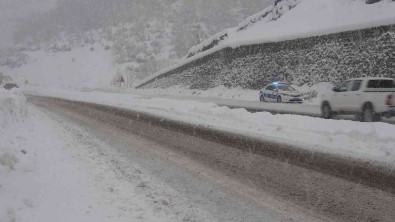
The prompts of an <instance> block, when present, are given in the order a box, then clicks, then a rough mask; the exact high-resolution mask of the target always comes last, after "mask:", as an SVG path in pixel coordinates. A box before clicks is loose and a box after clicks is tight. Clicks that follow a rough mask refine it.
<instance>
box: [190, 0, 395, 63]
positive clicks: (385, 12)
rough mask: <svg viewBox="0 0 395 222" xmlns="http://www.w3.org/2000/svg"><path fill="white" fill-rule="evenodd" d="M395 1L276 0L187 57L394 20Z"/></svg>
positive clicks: (389, 22) (359, 27)
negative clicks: (221, 47)
mask: <svg viewBox="0 0 395 222" xmlns="http://www.w3.org/2000/svg"><path fill="white" fill-rule="evenodd" d="M394 12H395V2H394V1H393V0H384V1H381V2H378V3H376V4H367V3H366V1H365V0H278V1H276V2H275V4H274V5H273V6H270V7H268V8H266V9H264V10H263V11H261V12H259V13H257V14H256V15H253V16H251V17H249V18H248V19H247V20H246V21H244V22H243V23H241V24H240V25H239V26H237V27H235V28H231V29H228V30H225V31H223V32H220V33H219V34H217V35H215V36H213V37H212V38H210V39H207V40H206V41H204V42H203V43H201V44H200V45H197V46H194V47H193V48H191V50H190V52H189V53H188V57H191V56H194V55H196V54H198V53H200V52H202V51H206V50H208V49H211V48H213V47H218V46H231V47H237V46H239V45H246V44H254V43H263V42H273V41H283V40H290V39H296V38H304V37H310V36H317V35H324V34H330V33H336V32H341V31H347V30H356V29H362V28H368V27H374V26H379V25H387V24H394V23H395V13H394Z"/></svg>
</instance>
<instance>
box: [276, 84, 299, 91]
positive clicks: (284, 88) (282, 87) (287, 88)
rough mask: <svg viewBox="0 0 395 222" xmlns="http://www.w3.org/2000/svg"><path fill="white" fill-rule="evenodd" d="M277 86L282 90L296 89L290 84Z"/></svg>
mask: <svg viewBox="0 0 395 222" xmlns="http://www.w3.org/2000/svg"><path fill="white" fill-rule="evenodd" d="M277 87H278V88H279V89H280V90H282V91H289V92H294V91H295V89H294V88H292V87H291V86H288V85H278V86H277Z"/></svg>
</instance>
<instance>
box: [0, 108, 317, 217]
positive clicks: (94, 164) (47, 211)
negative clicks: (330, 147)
mask: <svg viewBox="0 0 395 222" xmlns="http://www.w3.org/2000/svg"><path fill="white" fill-rule="evenodd" d="M28 110H29V112H28V114H27V117H26V118H25V119H24V120H23V121H20V122H18V123H17V124H15V125H14V126H13V127H10V128H9V129H8V130H6V131H4V132H3V133H2V134H1V138H2V139H3V142H2V143H1V144H3V145H7V146H9V148H10V149H11V150H12V151H15V150H16V152H11V151H10V152H11V153H12V155H14V156H15V158H16V159H17V161H16V162H15V166H14V167H13V169H10V168H7V167H6V166H5V165H4V166H3V165H1V164H0V166H1V167H0V169H1V171H0V174H1V176H0V185H1V186H0V197H1V198H0V221H40V222H42V221H59V222H62V221H65V222H66V221H95V222H96V221H288V220H291V219H293V220H296V221H298V220H299V221H305V220H310V221H313V220H314V221H316V218H315V219H312V218H310V219H309V217H308V216H305V215H303V214H301V213H300V212H298V211H297V210H292V209H290V208H289V206H288V205H286V204H282V203H280V202H278V201H276V200H274V199H273V198H271V196H270V195H265V194H262V193H259V194H256V193H255V195H250V196H251V197H254V198H257V197H258V196H260V198H261V199H260V202H259V204H256V202H255V203H254V202H251V199H249V198H245V197H244V198H241V197H240V196H241V195H240V194H237V193H238V192H240V191H241V190H244V189H243V186H242V185H240V184H238V183H237V182H234V181H232V179H230V178H227V177H225V176H221V175H218V173H216V172H214V171H210V170H209V169H207V168H206V167H204V166H203V165H200V164H198V163H196V162H194V161H192V160H190V159H188V158H185V157H183V156H180V155H177V154H175V153H171V152H170V151H169V150H168V149H165V148H164V147H163V146H162V145H159V144H157V143H155V142H150V141H148V140H145V139H143V138H141V137H138V136H134V135H131V134H126V133H125V132H123V131H121V130H119V129H117V128H115V127H111V126H109V125H105V127H103V124H99V125H98V123H95V122H91V121H89V120H88V119H84V118H83V117H76V116H73V115H67V113H66V115H60V114H58V113H54V112H51V111H48V110H46V109H44V108H39V107H37V106H32V105H29V107H28ZM4 138H7V140H6V141H4ZM22 150H23V153H22ZM0 154H1V153H0ZM3 157H4V156H3ZM169 159H173V160H177V161H176V163H175V162H172V161H168V160H169ZM180 166H182V167H180ZM185 166H188V167H187V168H185ZM207 178H215V179H207ZM213 181H216V182H213ZM221 183H223V184H227V186H226V187H227V188H226V189H224V187H223V186H220V184H221ZM232 189H233V190H232ZM243 192H245V191H243ZM246 193H248V192H245V193H244V196H246V195H247V194H246ZM247 196H248V195H247ZM254 198H252V199H254Z"/></svg>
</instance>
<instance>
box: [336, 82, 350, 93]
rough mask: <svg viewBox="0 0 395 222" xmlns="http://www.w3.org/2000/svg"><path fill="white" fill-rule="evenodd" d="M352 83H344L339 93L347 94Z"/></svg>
mask: <svg viewBox="0 0 395 222" xmlns="http://www.w3.org/2000/svg"><path fill="white" fill-rule="evenodd" d="M350 83H351V81H347V82H344V83H342V84H341V85H340V87H339V92H347V91H348V89H349V88H350Z"/></svg>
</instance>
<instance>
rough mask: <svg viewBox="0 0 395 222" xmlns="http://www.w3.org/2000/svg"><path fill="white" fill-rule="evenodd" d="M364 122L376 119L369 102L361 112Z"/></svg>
mask: <svg viewBox="0 0 395 222" xmlns="http://www.w3.org/2000/svg"><path fill="white" fill-rule="evenodd" d="M362 117H363V121H364V122H368V123H370V122H374V121H376V114H375V113H374V110H373V107H372V105H370V104H367V105H366V106H365V108H364V110H363V113H362Z"/></svg>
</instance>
